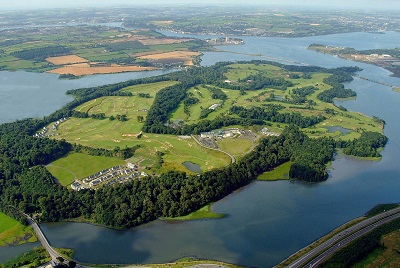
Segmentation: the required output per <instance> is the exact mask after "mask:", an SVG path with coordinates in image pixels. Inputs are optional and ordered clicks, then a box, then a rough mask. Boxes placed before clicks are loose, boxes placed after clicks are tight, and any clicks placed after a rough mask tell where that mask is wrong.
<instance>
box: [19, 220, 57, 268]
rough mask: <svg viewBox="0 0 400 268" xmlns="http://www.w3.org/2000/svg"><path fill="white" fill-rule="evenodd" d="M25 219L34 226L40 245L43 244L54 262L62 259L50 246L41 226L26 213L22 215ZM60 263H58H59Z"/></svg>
mask: <svg viewBox="0 0 400 268" xmlns="http://www.w3.org/2000/svg"><path fill="white" fill-rule="evenodd" d="M22 214H23V215H24V216H25V218H26V219H27V220H28V223H29V225H30V226H32V228H33V230H34V231H35V233H36V236H37V238H38V239H39V241H40V243H42V246H43V247H44V248H45V249H46V250H47V252H48V253H49V254H50V257H51V259H52V260H53V261H57V258H58V257H61V255H60V254H58V253H57V252H56V251H55V250H54V249H53V248H52V247H51V246H50V244H49V242H48V241H47V239H46V237H45V236H44V234H43V232H42V230H41V229H40V227H39V225H38V224H37V223H36V222H35V221H34V220H33V219H32V218H31V217H29V215H26V214H25V213H22ZM57 262H58V261H57Z"/></svg>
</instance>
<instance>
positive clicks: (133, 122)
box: [48, 64, 382, 185]
mask: <svg viewBox="0 0 400 268" xmlns="http://www.w3.org/2000/svg"><path fill="white" fill-rule="evenodd" d="M227 69H228V72H227V73H226V77H227V78H229V79H228V80H227V81H226V82H225V83H228V85H229V84H232V85H236V84H242V85H243V84H244V85H246V84H249V83H252V82H253V81H252V80H249V78H248V77H256V76H257V75H262V76H263V77H265V78H266V79H284V80H283V81H286V82H287V83H288V84H289V86H288V87H287V88H280V87H279V86H275V87H268V86H266V87H263V88H260V89H258V90H246V91H244V92H243V91H239V90H235V89H229V86H230V85H229V86H227V87H226V88H225V87H224V86H223V85H222V86H221V85H220V86H218V87H217V86H214V85H205V84H201V85H197V86H194V87H192V88H189V89H188V91H187V95H186V98H185V99H184V100H183V101H182V102H181V103H180V104H179V105H178V107H177V108H176V109H175V110H173V111H172V112H171V114H170V117H169V118H170V119H169V121H170V122H177V121H178V120H183V121H184V123H185V124H189V125H190V124H196V123H199V122H201V121H202V120H213V119H216V118H217V117H221V116H222V117H224V116H234V117H236V116H237V115H235V114H233V113H232V112H231V107H232V106H241V107H244V108H246V109H250V108H252V107H258V108H263V107H278V109H279V110H278V111H279V113H281V114H293V113H297V114H299V115H301V116H303V117H307V116H310V117H311V116H313V117H319V116H321V115H322V116H324V117H325V120H323V121H322V122H319V123H317V124H314V125H313V126H311V127H305V128H303V131H304V132H305V133H307V134H308V135H309V136H312V137H321V136H329V137H333V138H337V139H347V140H351V139H354V138H358V137H359V136H360V135H361V134H360V133H361V132H363V131H375V132H381V131H382V125H381V124H380V123H379V122H376V121H374V120H373V118H370V117H366V116H364V115H362V114H358V113H355V112H348V111H343V110H341V109H339V107H336V106H335V105H334V104H332V103H327V102H322V101H321V100H319V99H318V98H317V96H318V94H320V92H322V91H325V90H327V89H330V87H331V86H330V85H328V84H326V83H324V82H323V79H324V78H327V77H329V75H330V74H328V73H312V74H310V75H309V76H308V77H303V76H302V75H303V74H302V73H300V72H290V71H287V70H285V69H283V68H280V67H277V66H273V65H269V64H231V65H228V66H227ZM255 79H257V78H255ZM175 83H176V82H173V81H167V82H158V83H150V84H141V85H135V86H130V87H126V88H124V89H122V90H121V91H122V92H130V93H132V96H105V97H99V98H96V99H93V100H90V101H87V102H86V103H83V104H82V105H80V106H78V107H77V108H75V110H76V111H80V112H85V113H88V115H89V118H73V117H72V118H70V119H69V120H67V121H65V122H63V123H61V124H60V125H59V126H58V129H57V130H56V131H54V134H55V135H54V137H56V138H57V139H65V140H67V141H68V142H71V143H76V144H81V145H85V146H90V147H94V148H105V149H108V150H113V149H115V148H121V149H124V148H132V147H134V146H139V148H138V149H137V150H136V151H135V155H134V157H133V158H131V159H128V161H129V162H131V163H134V164H137V165H138V166H139V168H141V169H142V170H143V169H147V170H148V171H150V172H151V173H156V174H160V173H163V172H167V171H171V170H176V171H184V172H187V173H193V172H192V171H190V170H188V169H187V168H186V167H185V166H184V165H183V163H184V162H186V161H188V162H191V163H193V164H197V165H199V166H200V169H201V170H202V171H207V170H211V169H213V168H219V167H223V166H227V165H229V163H230V162H231V159H230V157H229V156H228V154H230V155H232V156H233V157H235V158H237V159H240V158H241V157H243V156H244V155H246V154H247V153H249V152H250V151H251V150H252V149H253V148H254V147H255V146H256V145H257V141H258V137H257V136H262V135H265V134H261V132H260V131H261V129H262V128H263V126H257V127H254V126H248V127H246V128H247V129H251V130H252V131H253V133H256V136H255V137H251V136H250V137H246V135H245V136H241V135H235V136H234V137H230V138H218V139H217V140H216V143H217V145H218V147H219V149H220V150H221V151H217V150H210V149H207V148H205V147H202V146H200V145H199V144H197V143H196V142H195V141H194V140H193V139H192V138H191V137H190V136H175V135H164V134H153V133H142V128H143V125H144V122H145V120H146V117H147V113H148V111H149V109H150V108H151V106H152V105H153V102H154V98H155V96H156V94H157V92H158V91H160V90H161V89H163V88H165V87H168V86H171V85H174V84H175ZM306 87H312V88H313V89H314V90H312V91H311V93H309V94H308V95H307V98H306V101H302V102H295V101H294V98H295V97H296V96H295V95H294V93H293V92H294V91H296V90H298V88H306ZM216 96H217V97H216ZM188 98H190V99H191V100H192V101H193V100H194V101H193V102H191V103H190V104H189V105H188V104H187V102H185V101H186V100H187V99H188ZM310 103H311V104H310ZM185 105H187V106H185ZM210 108H211V109H210ZM98 114H104V118H103V119H95V118H92V117H91V116H92V115H93V116H95V115H98ZM121 116H124V120H120V119H121ZM287 125H288V124H287V123H277V122H272V123H270V124H269V125H268V129H269V131H270V132H272V133H280V132H281V131H282V129H283V128H284V127H285V126H287ZM230 127H232V126H230ZM223 128H226V127H223ZM238 128H240V129H246V128H245V127H243V126H238ZM224 152H226V153H227V154H226V153H224ZM68 157H71V156H68ZM100 161H103V160H100ZM70 162H77V161H75V160H73V159H72V160H71V161H70ZM53 165H54V166H53V167H52V166H50V167H48V168H49V170H50V171H51V172H52V173H53V174H54V175H55V177H57V178H60V183H61V184H63V185H68V184H69V183H71V182H72V181H73V179H74V178H75V177H76V176H81V175H78V174H81V173H84V172H83V171H82V172H78V171H77V172H74V171H72V167H71V168H65V165H66V164H65V163H64V164H61V165H60V166H61V167H64V169H62V168H58V169H57V168H56V167H55V166H57V164H54V163H53ZM289 169H290V164H287V165H284V166H282V167H279V168H278V169H277V170H274V171H272V175H273V176H275V177H274V178H270V177H269V175H263V176H261V177H260V179H266V180H270V179H282V178H283V177H286V176H284V174H286V173H287V172H288V170H289ZM78 170H79V168H78ZM71 171H72V172H71ZM97 171H98V170H97V169H96V170H95V169H92V170H91V171H90V172H92V173H95V172H97ZM85 172H86V171H85ZM90 172H89V171H87V172H86V173H85V174H86V175H85V176H87V175H90V174H89V173H90ZM77 173H78V174H77Z"/></svg>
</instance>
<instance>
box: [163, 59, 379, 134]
mask: <svg viewBox="0 0 400 268" xmlns="http://www.w3.org/2000/svg"><path fill="white" fill-rule="evenodd" d="M257 74H262V75H263V76H265V77H267V78H277V77H280V78H284V79H285V80H287V81H290V82H292V83H293V86H289V87H287V89H286V90H281V89H277V88H269V87H266V88H263V89H259V90H250V91H246V92H245V94H243V95H242V94H240V92H239V91H238V90H233V89H227V88H218V87H215V86H208V85H206V86H204V85H203V86H196V87H193V88H191V89H190V90H189V91H188V94H189V95H190V96H191V97H194V98H197V99H198V102H197V103H196V104H193V105H191V106H189V107H188V111H189V112H186V113H185V107H184V103H183V102H182V103H181V104H180V105H179V107H178V108H177V109H176V111H175V112H174V113H172V116H171V120H172V121H176V120H178V119H183V120H184V121H185V123H187V124H194V123H197V122H198V121H199V120H201V119H200V115H201V113H202V111H203V110H206V109H209V108H210V107H211V106H212V105H214V104H220V106H219V107H218V108H216V109H214V110H213V111H209V114H208V115H207V116H206V117H205V118H206V119H209V120H212V119H215V118H216V117H217V116H221V115H222V116H225V115H228V114H229V109H230V108H231V107H232V106H233V105H236V106H242V107H246V108H250V107H254V106H255V107H263V106H265V105H279V106H282V107H283V109H281V110H280V111H279V112H281V113H300V114H301V115H303V116H319V115H323V116H325V117H326V120H324V121H322V122H320V123H318V124H316V125H314V126H311V127H308V128H305V129H304V132H306V133H307V134H308V135H310V136H312V137H320V136H329V137H333V138H339V139H345V140H351V139H354V138H358V137H359V136H360V131H375V132H382V125H381V123H379V122H375V121H374V120H373V118H370V117H367V116H365V115H362V114H360V113H356V112H349V111H342V110H340V109H339V108H338V107H336V106H335V105H334V104H332V103H326V102H322V101H320V100H319V99H318V98H317V95H318V94H319V93H321V92H322V91H324V90H327V89H329V88H331V86H330V85H328V84H326V83H324V82H323V79H324V78H327V77H329V76H330V74H327V73H313V74H312V75H311V77H310V78H307V79H306V78H302V77H296V78H291V77H293V75H298V76H300V75H301V73H296V72H289V71H287V70H284V69H282V68H280V67H277V66H273V65H268V64H230V65H229V66H228V72H227V73H226V74H225V76H226V77H227V78H228V81H230V83H238V81H241V80H243V79H245V78H246V77H249V76H251V75H257ZM310 86H313V87H315V88H317V90H315V92H314V93H312V94H310V95H309V96H307V99H308V100H309V101H312V102H313V105H312V106H308V105H307V103H293V102H290V101H291V100H292V91H293V90H295V89H297V88H304V87H310ZM210 88H218V89H220V90H222V92H223V93H224V94H225V95H226V99H225V100H221V99H213V98H212V95H211V92H210ZM332 111H333V112H332ZM279 125H280V126H281V127H282V126H285V124H284V123H281V124H279ZM341 128H343V129H344V130H346V131H345V132H341V131H340V129H341ZM328 129H329V130H328ZM337 129H339V130H337Z"/></svg>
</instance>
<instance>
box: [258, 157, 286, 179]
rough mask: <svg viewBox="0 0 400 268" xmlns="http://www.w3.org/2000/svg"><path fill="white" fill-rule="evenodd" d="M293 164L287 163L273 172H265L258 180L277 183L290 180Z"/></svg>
mask: <svg viewBox="0 0 400 268" xmlns="http://www.w3.org/2000/svg"><path fill="white" fill-rule="evenodd" d="M292 164H293V163H292V162H290V161H289V162H286V163H284V164H282V165H280V166H278V167H276V168H275V169H273V170H271V171H267V172H264V173H263V174H261V175H260V176H258V178H257V179H258V180H260V181H276V180H288V179H289V170H290V167H291V166H292Z"/></svg>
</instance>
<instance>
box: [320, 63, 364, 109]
mask: <svg viewBox="0 0 400 268" xmlns="http://www.w3.org/2000/svg"><path fill="white" fill-rule="evenodd" d="M360 70H361V69H360V68H358V67H341V68H336V69H335V70H334V71H333V72H332V73H333V74H332V75H331V76H329V77H327V78H324V80H323V81H324V83H326V84H328V85H330V86H332V88H330V89H328V90H325V91H323V92H321V93H319V94H318V96H317V98H318V99H319V100H321V101H324V102H330V103H332V102H333V100H334V99H335V98H350V97H355V96H356V95H357V94H356V93H355V92H354V91H353V90H351V89H346V88H344V85H343V84H342V83H344V82H351V81H353V77H352V76H351V74H352V73H354V72H357V71H360Z"/></svg>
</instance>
